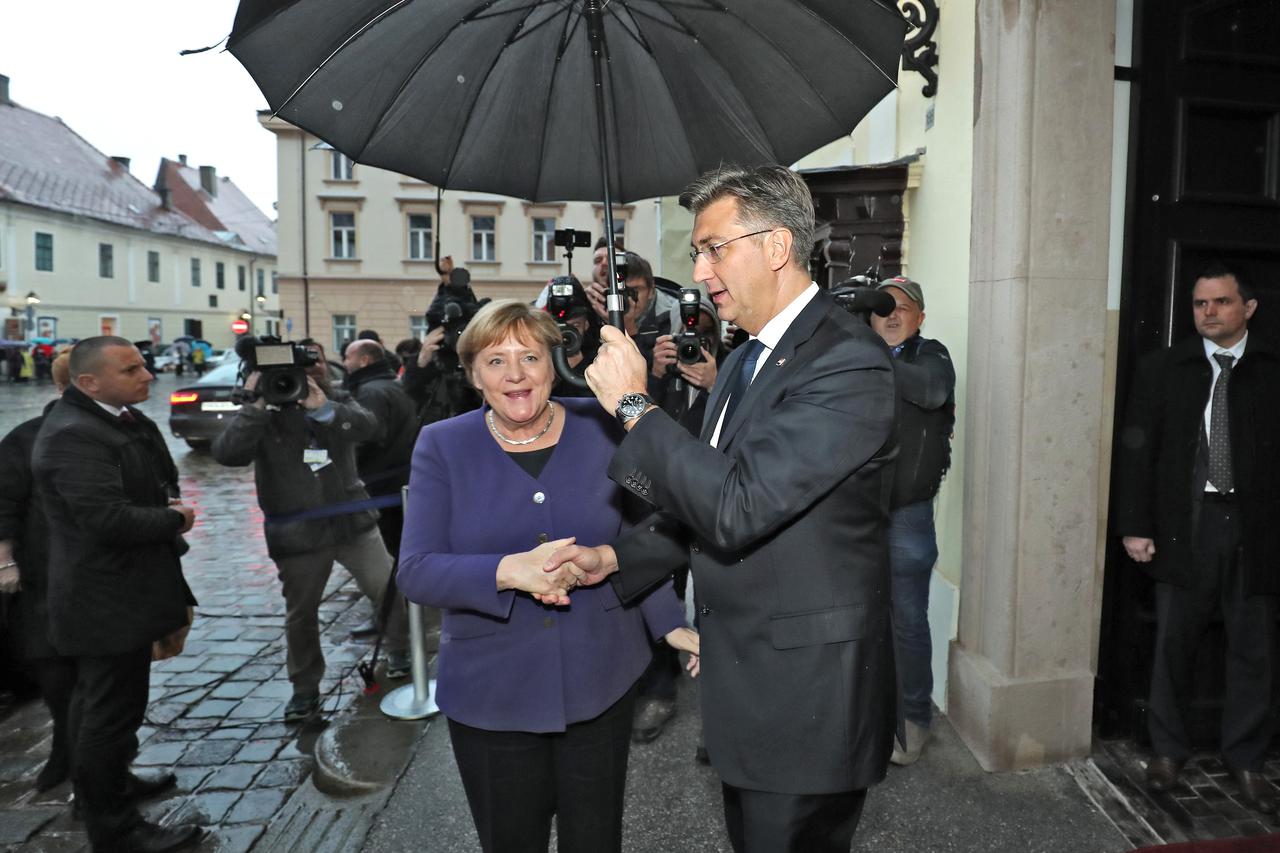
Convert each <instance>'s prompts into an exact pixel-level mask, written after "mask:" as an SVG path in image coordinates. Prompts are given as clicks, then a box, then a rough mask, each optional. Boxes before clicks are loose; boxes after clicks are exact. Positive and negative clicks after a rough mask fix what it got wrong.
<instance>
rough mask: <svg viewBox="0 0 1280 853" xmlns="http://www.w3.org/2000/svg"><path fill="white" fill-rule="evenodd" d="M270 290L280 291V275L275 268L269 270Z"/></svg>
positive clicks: (273, 291)
mask: <svg viewBox="0 0 1280 853" xmlns="http://www.w3.org/2000/svg"><path fill="white" fill-rule="evenodd" d="M271 292H272V293H279V292H280V276H278V275H277V274H276V271H275V270H272V271H271Z"/></svg>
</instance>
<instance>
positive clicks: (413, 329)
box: [409, 314, 428, 340]
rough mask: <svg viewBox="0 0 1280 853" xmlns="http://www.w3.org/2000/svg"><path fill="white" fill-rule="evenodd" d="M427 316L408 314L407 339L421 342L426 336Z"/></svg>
mask: <svg viewBox="0 0 1280 853" xmlns="http://www.w3.org/2000/svg"><path fill="white" fill-rule="evenodd" d="M427 331H428V327H427V315H426V314H410V315H409V337H411V338H417V339H418V340H422V339H423V338H425V337H426V336H427Z"/></svg>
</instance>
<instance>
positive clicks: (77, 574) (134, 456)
mask: <svg viewBox="0 0 1280 853" xmlns="http://www.w3.org/2000/svg"><path fill="white" fill-rule="evenodd" d="M129 411H130V413H131V414H132V415H133V418H134V423H132V424H127V423H122V422H121V421H120V420H119V419H118V418H113V417H112V416H111V415H110V414H109V413H107V412H106V411H104V410H103V409H102V408H101V407H100V406H98V404H97V403H95V402H94V401H93V400H92V399H90V398H89V397H87V396H86V395H85V394H83V393H82V392H80V391H79V390H78V389H76V388H68V389H67V390H66V392H65V393H64V394H63V395H62V399H61V400H59V401H58V402H57V404H56V405H54V407H53V408H52V409H50V410H49V414H48V415H46V416H45V419H44V423H43V424H42V425H41V426H40V432H39V435H38V436H37V438H36V443H35V448H34V451H33V457H32V469H33V471H34V475H35V484H36V492H37V494H38V496H39V499H40V500H41V501H42V505H43V507H44V511H45V516H46V518H47V520H48V524H49V530H50V532H51V535H50V538H49V564H48V565H49V599H48V600H49V638H50V640H51V641H52V643H53V646H54V648H56V649H57V650H58V651H59V652H61V653H63V654H67V655H111V654H122V653H124V652H128V651H132V650H135V649H138V648H141V647H143V646H147V645H150V644H151V643H152V642H153V641H155V640H158V639H160V638H161V637H164V636H166V635H168V634H171V633H173V632H174V631H176V630H177V629H178V628H181V627H182V626H183V625H185V624H187V607H188V606H190V605H194V604H195V599H194V598H193V597H192V595H191V590H190V589H189V588H188V587H187V583H186V580H184V579H183V577H182V563H181V561H180V559H179V558H180V557H181V555H182V554H183V552H185V551H186V543H185V542H184V541H183V540H182V537H181V536H180V535H179V534H178V530H179V529H180V528H181V527H182V524H183V518H182V514H181V513H179V512H177V511H176V510H173V509H170V508H169V506H168V503H169V499H170V498H174V497H177V496H178V469H177V467H176V466H175V465H174V464H173V459H172V457H170V455H169V451H168V449H167V448H166V447H165V443H164V439H163V438H162V437H161V436H160V430H158V429H157V428H156V425H155V424H154V423H152V422H151V421H150V420H148V419H147V418H146V416H145V415H143V414H142V413H141V412H139V411H137V410H136V409H130V410H129Z"/></svg>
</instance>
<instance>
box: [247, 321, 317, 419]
mask: <svg viewBox="0 0 1280 853" xmlns="http://www.w3.org/2000/svg"><path fill="white" fill-rule="evenodd" d="M236 355H238V356H240V362H241V364H240V374H241V376H242V377H247V376H249V374H251V373H253V372H254V371H257V372H258V373H259V377H258V386H257V389H256V393H257V395H258V396H259V397H261V398H262V400H263V402H265V403H267V404H268V405H271V406H288V405H292V404H294V403H301V402H302V401H303V400H305V399H306V398H307V394H308V393H310V392H309V390H308V387H307V368H308V367H310V366H311V365H313V364H317V363H319V361H320V356H319V355H317V354H316V353H315V352H313V351H312V350H309V349H307V348H306V347H304V346H302V345H301V344H298V343H294V342H293V341H282V340H280V339H279V338H276V337H271V336H268V335H264V336H261V337H245V338H241V339H240V340H238V341H236Z"/></svg>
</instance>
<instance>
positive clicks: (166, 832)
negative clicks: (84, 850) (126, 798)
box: [94, 820, 204, 853]
mask: <svg viewBox="0 0 1280 853" xmlns="http://www.w3.org/2000/svg"><path fill="white" fill-rule="evenodd" d="M203 835H204V831H203V830H202V829H200V827H198V826H191V825H190V824H184V825H182V826H160V825H159V824H157V823H150V822H148V821H145V820H144V821H143V822H142V823H139V824H138V825H137V826H135V827H133V829H131V830H129V831H128V832H127V833H125V834H124V835H123V836H121V837H120V838H117V839H116V840H115V843H113V844H111V845H108V846H106V847H101V846H99V847H95V848H94V853H169V851H173V850H185V849H186V848H188V847H194V846H195V845H197V844H199V843H200V838H201V836H203Z"/></svg>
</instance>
